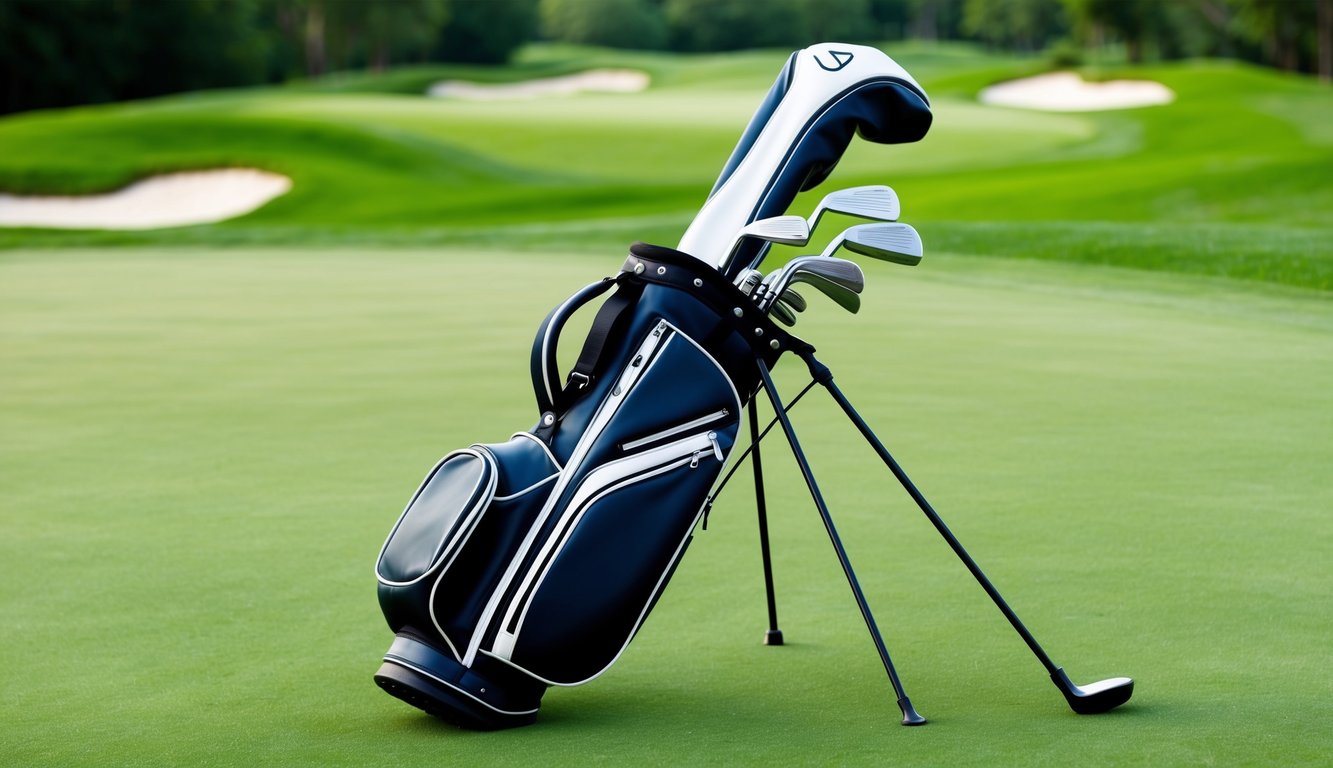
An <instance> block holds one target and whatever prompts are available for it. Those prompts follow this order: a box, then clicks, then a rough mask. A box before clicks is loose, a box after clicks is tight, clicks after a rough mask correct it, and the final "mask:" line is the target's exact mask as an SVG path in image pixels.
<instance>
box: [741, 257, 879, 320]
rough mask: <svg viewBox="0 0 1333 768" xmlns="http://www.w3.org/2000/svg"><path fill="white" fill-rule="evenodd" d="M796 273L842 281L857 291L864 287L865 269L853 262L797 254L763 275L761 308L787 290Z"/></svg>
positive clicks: (834, 281) (839, 282) (839, 283)
mask: <svg viewBox="0 0 1333 768" xmlns="http://www.w3.org/2000/svg"><path fill="white" fill-rule="evenodd" d="M797 274H812V275H817V276H819V277H821V278H823V279H825V280H827V281H829V282H833V283H835V284H838V285H842V286H843V287H845V288H847V289H848V290H849V291H852V292H853V293H860V292H861V291H862V290H864V289H865V273H863V272H862V271H861V267H860V266H858V265H857V264H856V262H853V261H848V260H847V259H838V258H833V257H830V256H799V257H797V258H795V259H792V260H791V261H789V262H787V264H786V265H785V266H783V267H782V268H781V269H779V270H777V271H776V272H774V273H772V274H770V275H769V276H768V277H766V278H765V279H764V282H763V283H762V284H761V287H762V288H763V291H764V293H763V295H762V296H761V297H760V298H759V307H760V309H764V310H767V309H768V307H769V305H770V304H771V303H772V302H774V301H776V300H777V297H779V296H781V295H782V293H783V292H784V291H786V290H787V287H788V286H789V285H790V284H791V281H792V279H793V278H794V277H795V276H796V275H797ZM816 287H817V288H818V287H819V286H816Z"/></svg>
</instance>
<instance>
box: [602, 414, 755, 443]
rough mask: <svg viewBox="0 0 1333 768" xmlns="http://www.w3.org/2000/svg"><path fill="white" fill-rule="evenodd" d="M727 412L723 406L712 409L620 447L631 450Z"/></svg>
mask: <svg viewBox="0 0 1333 768" xmlns="http://www.w3.org/2000/svg"><path fill="white" fill-rule="evenodd" d="M728 413H729V411H728V410H727V409H726V408H723V409H722V410H720V411H714V412H713V413H710V414H708V415H707V416H700V417H699V418H697V419H695V420H693V421H687V422H685V423H684V424H677V425H676V426H674V427H671V428H669V429H664V430H662V431H661V432H658V433H656V434H652V435H649V436H647V437H641V438H639V439H638V440H631V441H629V442H628V443H625V444H624V445H622V446H620V447H621V448H622V449H624V450H626V451H632V450H634V449H635V448H638V447H640V446H644V445H647V444H649V443H655V442H657V441H658V440H662V439H665V438H668V437H671V436H672V435H679V434H680V433H682V432H689V431H690V430H691V429H694V428H695V427H701V426H703V425H704V424H707V423H708V422H710V421H717V420H718V419H720V418H722V417H723V416H726V415H727V414H728Z"/></svg>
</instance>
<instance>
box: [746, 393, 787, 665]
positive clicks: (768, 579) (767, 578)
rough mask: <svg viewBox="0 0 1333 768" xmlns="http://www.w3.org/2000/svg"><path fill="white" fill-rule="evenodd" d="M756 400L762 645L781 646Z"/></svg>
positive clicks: (753, 433) (753, 435) (753, 428)
mask: <svg viewBox="0 0 1333 768" xmlns="http://www.w3.org/2000/svg"><path fill="white" fill-rule="evenodd" d="M757 401H758V398H751V399H750V408H749V411H750V445H752V446H754V450H753V451H751V453H752V454H753V456H752V458H751V461H752V462H753V465H754V503H755V507H756V508H757V510H758V512H759V553H760V554H761V555H762V556H763V560H764V593H765V595H766V596H767V598H768V631H767V632H765V633H764V645H782V630H781V629H779V628H778V602H777V597H776V596H775V594H774V591H773V560H772V557H771V556H770V554H769V547H768V505H767V504H766V503H765V500H764V466H763V463H762V462H761V461H760V459H759V440H760V435H759V413H758V402H757Z"/></svg>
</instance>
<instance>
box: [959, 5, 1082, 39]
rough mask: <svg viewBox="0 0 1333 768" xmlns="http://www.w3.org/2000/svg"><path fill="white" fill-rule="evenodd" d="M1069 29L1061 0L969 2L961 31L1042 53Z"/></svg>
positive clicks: (965, 7) (964, 8) (965, 9)
mask: <svg viewBox="0 0 1333 768" xmlns="http://www.w3.org/2000/svg"><path fill="white" fill-rule="evenodd" d="M1068 29H1069V26H1068V21H1067V20H1066V19H1065V14H1064V6H1063V5H1062V4H1061V3H1060V2H1059V0H967V2H966V3H965V4H964V6H963V22H962V30H963V32H964V33H966V34H967V35H968V36H970V37H974V38H976V39H978V40H985V41H986V42H988V43H991V44H992V45H996V46H1000V47H1003V48H1009V49H1016V50H1021V51H1039V50H1041V49H1043V48H1045V47H1046V46H1047V45H1048V44H1049V43H1050V42H1052V41H1053V40H1055V39H1057V38H1059V37H1061V36H1062V35H1064V34H1065V33H1066V32H1067V31H1068Z"/></svg>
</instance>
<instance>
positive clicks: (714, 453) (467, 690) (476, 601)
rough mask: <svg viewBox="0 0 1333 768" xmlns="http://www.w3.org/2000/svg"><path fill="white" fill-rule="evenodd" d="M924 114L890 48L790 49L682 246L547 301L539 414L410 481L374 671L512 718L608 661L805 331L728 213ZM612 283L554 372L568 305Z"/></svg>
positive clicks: (915, 134)
mask: <svg viewBox="0 0 1333 768" xmlns="http://www.w3.org/2000/svg"><path fill="white" fill-rule="evenodd" d="M929 125H930V109H929V106H928V104H927V102H926V100H925V94H924V92H923V91H921V89H920V86H919V85H917V84H916V83H915V81H913V80H912V79H911V77H910V75H908V74H907V73H906V72H905V71H903V70H902V68H901V67H899V66H898V65H897V64H895V63H894V62H893V61H892V60H891V59H889V58H888V57H887V56H885V55H884V54H883V53H881V52H880V51H877V50H875V49H873V48H865V47H861V46H847V45H841V44H824V45H821V46H812V47H810V48H807V49H805V50H803V51H798V52H797V53H795V54H793V55H792V56H791V58H790V59H789V60H788V61H787V63H786V65H785V66H784V67H783V69H782V72H781V73H780V74H779V76H778V80H777V82H776V83H774V85H773V88H772V90H771V91H770V92H769V94H768V96H767V97H766V98H765V99H764V101H763V103H762V104H761V105H760V107H759V110H758V111H757V112H756V114H755V117H754V119H753V120H752V121H751V124H750V126H749V127H748V128H747V129H746V131H745V134H744V135H743V136H742V138H741V141H740V143H739V144H738V145H737V147H736V149H735V150H734V151H733V153H732V156H731V159H730V160H729V161H728V162H727V164H726V166H725V167H724V169H723V172H722V175H721V176H720V177H719V179H718V182H717V185H716V186H715V188H714V190H713V192H712V193H711V194H710V195H709V199H708V202H707V203H706V204H705V205H704V208H703V209H702V210H701V212H700V214H699V216H698V217H697V218H696V219H695V221H694V223H693V224H692V225H691V227H690V229H689V231H688V232H687V233H686V234H685V237H684V239H682V241H681V250H673V249H669V248H662V247H656V246H648V245H643V244H636V245H634V246H633V247H632V248H631V250H630V256H629V258H628V260H627V261H626V262H625V264H624V267H623V268H622V270H621V272H620V273H619V274H618V275H617V276H615V277H614V278H607V279H606V280H604V281H602V282H599V283H595V284H593V285H590V286H588V287H587V288H585V289H583V290H582V291H579V292H578V293H576V294H575V295H574V296H572V297H570V298H569V300H567V301H565V302H564V303H562V304H561V305H560V306H558V307H556V309H555V310H553V311H552V312H551V313H550V315H548V316H547V318H546V320H545V322H544V323H543V324H542V326H541V328H540V330H539V331H538V333H537V337H536V341H535V342H534V344H533V351H532V379H533V387H534V390H535V392H536V397H537V404H538V408H539V412H540V414H541V416H540V420H539V422H538V423H537V425H536V426H535V427H534V428H533V429H532V430H530V431H528V432H521V433H518V434H516V435H514V436H513V437H512V438H511V439H510V440H509V441H508V442H505V443H497V444H486V445H473V446H471V447H469V448H464V449H462V450H458V451H455V452H453V453H451V454H449V455H447V456H445V457H444V459H442V460H441V461H440V462H439V464H437V465H436V466H435V468H434V469H432V470H431V472H430V473H429V475H427V477H426V479H425V481H424V482H423V483H422V485H421V487H420V488H419V489H418V490H417V492H416V494H415V495H414V496H413V497H412V500H411V502H410V503H409V504H408V506H407V509H406V510H405V511H404V512H403V514H402V516H401V517H400V518H399V520H398V522H397V524H396V525H395V526H394V528H393V530H392V532H391V533H390V534H389V537H388V540H387V541H385V543H384V548H383V550H382V551H381V553H380V556H379V561H378V563H377V565H376V575H377V577H378V581H379V600H380V606H381V608H382V609H383V611H384V616H385V618H386V619H387V620H388V623H389V627H390V628H391V629H392V630H393V632H394V633H395V638H394V640H393V643H392V646H391V647H390V649H389V651H388V653H387V654H386V655H385V656H384V662H383V664H382V666H381V667H380V669H379V672H378V673H377V674H376V675H375V680H376V682H377V683H378V684H379V685H380V686H381V687H382V688H384V690H386V691H388V692H389V693H391V694H393V695H394V696H397V697H398V698H400V699H403V700H405V701H407V702H408V703H411V704H413V705H414V706H417V707H419V708H421V709H424V710H426V711H428V712H430V713H432V714H435V715H437V716H439V717H441V718H444V719H446V720H450V721H452V722H455V723H458V724H460V725H463V726H466V727H471V728H482V729H486V728H503V727H509V726H515V725H523V724H526V723H529V722H532V720H533V719H534V718H535V717H536V714H537V709H538V706H539V704H540V702H541V698H542V695H543V693H544V692H545V691H546V689H547V687H549V686H551V685H577V684H579V683H583V682H586V681H588V680H591V679H592V678H594V677H596V676H597V675H599V674H601V673H602V672H603V671H604V670H605V669H606V668H607V667H608V666H609V665H610V664H611V663H612V662H614V661H615V659H616V658H617V657H618V656H619V655H620V653H621V652H622V651H623V650H624V648H625V646H626V644H627V643H629V641H630V639H631V638H632V637H633V636H634V634H635V632H636V631H637V630H638V629H639V626H640V625H641V624H642V622H643V621H644V619H645V617H646V616H647V615H648V612H649V610H651V608H652V606H653V604H654V602H655V601H656V600H657V598H658V596H659V595H660V594H661V593H662V590H663V588H664V587H665V586H666V583H667V581H668V580H669V579H670V577H671V574H672V572H673V570H674V569H675V567H676V564H677V563H679V562H680V558H681V556H682V555H683V554H684V552H685V549H686V547H688V546H689V543H690V538H691V535H692V532H693V530H694V527H695V525H696V523H697V522H698V520H699V518H700V516H701V514H702V513H703V509H704V506H705V502H706V500H707V499H708V498H709V493H710V490H711V489H712V487H713V485H714V483H715V481H716V480H717V478H718V476H719V473H720V472H721V471H722V469H723V466H724V464H725V463H726V461H727V458H728V456H729V455H730V453H731V451H732V447H733V446H734V445H735V443H736V435H737V431H738V428H739V424H740V416H741V410H742V408H743V407H745V406H746V405H747V404H748V403H749V401H750V399H751V398H752V397H753V395H754V393H755V391H756V389H757V388H758V387H759V384H760V375H761V374H760V372H759V371H760V368H759V366H760V363H761V362H762V363H763V364H764V365H765V366H766V367H772V365H773V364H774V363H776V362H777V359H778V358H779V357H780V356H781V355H783V354H784V353H786V352H801V351H803V350H804V351H808V350H810V348H809V346H808V345H806V344H805V343H804V342H802V341H800V340H799V339H797V338H795V337H794V336H791V335H790V334H788V333H787V332H785V331H784V330H782V329H781V328H780V327H778V326H777V325H775V324H774V323H773V322H772V321H771V320H770V319H769V317H768V316H767V314H766V313H765V312H762V311H760V309H759V308H758V306H757V305H756V304H755V302H754V300H753V299H752V298H751V297H750V296H747V295H746V294H745V293H742V291H741V290H740V289H739V288H737V287H736V285H734V284H733V280H732V278H734V277H735V275H734V274H728V269H727V268H726V267H727V262H725V261H724V260H723V259H724V257H725V258H727V259H731V261H732V262H735V263H736V264H740V263H741V262H744V263H753V262H755V261H757V259H758V258H759V257H761V256H762V253H758V251H759V250H760V249H761V245H760V244H757V243H744V244H742V245H743V247H742V245H738V246H737V247H735V248H731V247H730V243H731V242H732V238H733V236H734V235H735V233H736V231H737V229H738V228H739V227H742V226H744V225H746V224H747V223H749V222H751V221H754V220H755V219H756V218H759V217H761V216H772V215H776V214H778V213H781V212H782V211H783V210H785V209H786V207H787V205H788V204H790V203H791V201H792V199H793V198H794V197H795V196H796V194H797V193H798V192H800V191H802V190H805V189H810V188H812V187H814V186H815V185H817V184H818V183H819V182H820V181H822V180H823V179H824V178H825V177H826V176H827V175H828V173H829V172H830V171H831V170H832V169H833V166H834V164H835V163H836V162H837V160H838V158H839V157H840V156H841V155H842V153H843V151H844V150H845V148H846V147H847V144H848V143H849V142H850V140H851V138H852V136H853V135H856V134H859V135H861V136H864V137H866V138H868V139H869V140H871V141H876V142H880V143H899V142H909V141H916V140H918V139H920V138H921V136H922V135H924V134H925V132H926V129H927V128H928V127H929ZM738 242H739V241H738ZM729 249H730V250H729ZM756 254H757V255H756ZM613 289H614V292H613V293H610V295H609V297H608V298H606V300H605V301H604V303H603V304H602V305H601V308H600V309H599V310H598V311H597V314H596V318H595V320H594V322H593V325H592V329H591V331H590V332H589V334H588V336H587V338H586V340H585V341H584V344H583V347H582V351H581V353H580V355H579V357H578V362H577V363H576V364H575V365H574V367H573V369H572V370H571V371H570V373H569V375H568V376H567V377H562V376H561V375H560V374H559V373H558V371H557V364H556V348H557V346H558V343H559V339H560V335H561V330H562V329H563V327H564V325H565V322H566V320H568V318H569V317H570V315H572V314H573V313H574V312H575V310H577V309H578V308H579V307H582V306H584V305H585V304H588V303H590V302H592V301H593V300H594V299H596V298H598V297H600V296H603V295H605V294H607V293H608V292H611V291H612V290H613Z"/></svg>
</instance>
